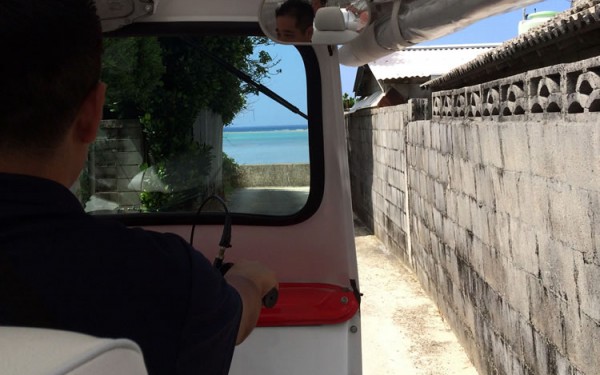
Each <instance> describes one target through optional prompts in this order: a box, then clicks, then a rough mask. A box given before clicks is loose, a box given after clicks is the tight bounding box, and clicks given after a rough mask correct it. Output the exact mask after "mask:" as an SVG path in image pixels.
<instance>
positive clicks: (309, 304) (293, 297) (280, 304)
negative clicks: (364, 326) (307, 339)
mask: <svg viewBox="0 0 600 375" xmlns="http://www.w3.org/2000/svg"><path fill="white" fill-rule="evenodd" d="M356 311H358V301H357V300H356V298H355V297H354V293H353V292H352V291H350V290H348V289H346V288H342V287H339V286H335V285H330V284H313V283H281V284H279V299H278V301H277V304H276V305H275V306H274V307H273V308H271V309H266V308H264V307H263V309H262V311H261V313H260V317H259V319H258V326H259V327H286V326H307V325H311V326H312V325H323V324H337V323H342V322H345V321H348V320H350V318H352V317H353V316H354V314H356Z"/></svg>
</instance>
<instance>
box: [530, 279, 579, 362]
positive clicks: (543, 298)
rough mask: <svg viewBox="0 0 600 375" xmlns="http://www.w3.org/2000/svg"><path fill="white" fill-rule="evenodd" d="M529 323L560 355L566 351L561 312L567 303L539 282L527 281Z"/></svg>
mask: <svg viewBox="0 0 600 375" xmlns="http://www.w3.org/2000/svg"><path fill="white" fill-rule="evenodd" d="M527 281H528V282H527V288H528V294H529V298H530V300H529V303H530V306H531V307H532V308H531V309H530V316H531V323H532V324H533V327H534V329H535V330H536V331H537V332H539V333H540V334H541V335H543V336H544V337H546V338H547V340H548V341H549V342H550V343H551V344H553V345H555V346H556V347H557V348H558V349H559V350H560V351H561V352H562V353H566V350H567V340H565V338H566V337H567V331H566V329H565V327H566V319H565V316H564V314H563V311H565V310H566V308H567V303H566V301H564V300H563V299H561V298H559V297H558V296H556V295H555V294H553V293H552V292H551V291H550V290H549V289H548V288H546V287H545V286H544V285H542V282H541V281H540V280H535V279H533V278H528V279H527ZM526 349H527V348H526ZM569 352H570V351H569Z"/></svg>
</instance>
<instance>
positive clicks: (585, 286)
mask: <svg viewBox="0 0 600 375" xmlns="http://www.w3.org/2000/svg"><path fill="white" fill-rule="evenodd" d="M574 261H575V270H574V272H573V274H572V275H571V276H572V277H573V278H576V281H577V285H576V286H577V292H578V297H579V300H578V301H581V304H580V306H579V307H580V308H581V311H583V312H584V313H585V314H587V315H589V316H590V318H592V319H595V320H596V321H598V322H600V266H598V265H596V264H593V263H587V262H585V261H584V258H583V255H582V254H579V253H576V254H574ZM565 273H566V272H565Z"/></svg>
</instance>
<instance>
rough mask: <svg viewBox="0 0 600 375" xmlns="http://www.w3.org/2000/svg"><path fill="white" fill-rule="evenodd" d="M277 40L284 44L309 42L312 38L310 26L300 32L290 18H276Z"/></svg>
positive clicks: (293, 19) (296, 23)
mask: <svg viewBox="0 0 600 375" xmlns="http://www.w3.org/2000/svg"><path fill="white" fill-rule="evenodd" d="M276 23H277V39H279V40H280V41H282V42H286V43H293V42H309V43H310V40H311V38H312V31H313V28H312V26H310V27H308V28H307V29H306V30H304V31H302V30H301V29H300V27H299V25H298V22H297V21H296V19H295V18H294V17H292V16H279V17H277V22H276Z"/></svg>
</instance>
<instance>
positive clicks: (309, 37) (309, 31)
mask: <svg viewBox="0 0 600 375" xmlns="http://www.w3.org/2000/svg"><path fill="white" fill-rule="evenodd" d="M313 31H314V30H313V27H312V26H309V27H308V28H307V29H306V32H305V33H304V34H306V37H307V38H308V41H309V42H312V36H313Z"/></svg>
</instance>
